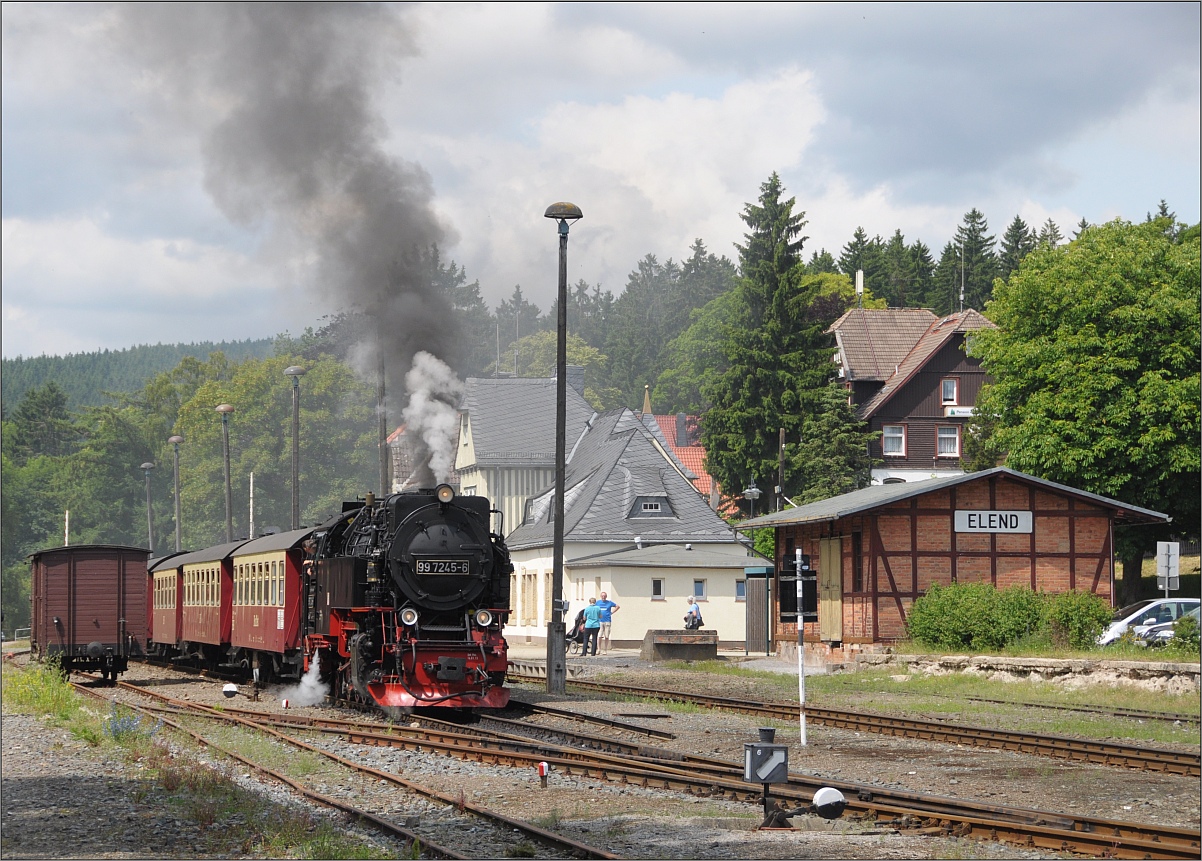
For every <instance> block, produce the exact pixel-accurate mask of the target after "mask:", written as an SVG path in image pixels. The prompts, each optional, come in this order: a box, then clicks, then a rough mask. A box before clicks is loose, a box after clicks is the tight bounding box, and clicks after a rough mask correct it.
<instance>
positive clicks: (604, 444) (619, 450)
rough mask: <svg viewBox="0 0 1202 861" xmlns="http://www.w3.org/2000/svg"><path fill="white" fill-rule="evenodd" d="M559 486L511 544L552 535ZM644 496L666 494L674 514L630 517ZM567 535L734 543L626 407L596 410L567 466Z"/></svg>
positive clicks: (539, 500)
mask: <svg viewBox="0 0 1202 861" xmlns="http://www.w3.org/2000/svg"><path fill="white" fill-rule="evenodd" d="M554 495H555V488H554V486H552V487H548V488H546V489H545V490H544V491H543V492H542V493H540V494H539V495H537V496H535V497H533V498H532V499H531V500H530V502H529V510H530V512H531V516H530V517H528V518H527V521H532V522H523V523H522V525H521V526H519V527H518V528H517V529H515V530H514V531H513V532H512V533H511V534H510V535H509V536H508V538H507V539H506V542H507V543H508V544H509V547H510V549H512V550H523V549H527V548H531V547H545V546H548V545H550V544H551V543H552V542H553V541H554V537H555V529H554V524H553V523H552V522H551V518H550V515H551V509H552V508H553V505H554ZM639 497H659V498H662V499H666V500H667V502H668V504H669V506H670V507H671V510H672V516H659V517H653V516H631V511H632V509H633V508H634V505H635V503H636V501H637V500H638V498H639ZM564 508H565V516H564V540H565V542H567V541H573V542H578V541H622V542H633V540H634V537H635V536H641V537H642V539H643V541H644V543H663V542H669V541H670V542H676V543H683V542H690V543H709V542H734V541H736V540H737V538H736V536H735V534H734V530H732V529H731V527H730V525H729V524H727V523H726V521H724V520H723V519H722V518H721V517H720V516H719V515H718V513H717V512H715V511H713V510H712V509H711V508H710V507H709V506H708V505H706V503H705V499H704V498H702V496H701V494H699V493H698V492H697V490H696V488H694V487H693V485H692V483H691V482H690V481H689V480H688V479H687V478H686V477H685V475H684V474H683V472H682V469H681V467H680V465H679V461H677V460H676V459H675V458H672V457H671V456H670V455H667V454H666V453H665V452H664V450H663V448H662V446H661V445H660V444H659V443H658V441H657V440H656V439H655V436H654V435H653V434H652V433H651V431H649V430H648V429H647V427H646V426H645V425H644V424H643V423H642V422H641V421H640V420H639V418H638V416H636V415H635V414H634V413H633V412H631V411H630V410H628V409H625V408H623V409H620V410H611V411H609V412H605V413H602V414H601V415H599V416H597V417H596V419H595V420H594V421H593V422H592V424H591V426H590V427H589V429H588V430H587V432H586V433H585V434H584V436H583V437H582V438H581V440H580V442H579V443H578V444H577V445H576V448H575V451H574V452H573V454H572V457H571V460H570V461H569V463H568V465H567V471H566V474H565V490H564Z"/></svg>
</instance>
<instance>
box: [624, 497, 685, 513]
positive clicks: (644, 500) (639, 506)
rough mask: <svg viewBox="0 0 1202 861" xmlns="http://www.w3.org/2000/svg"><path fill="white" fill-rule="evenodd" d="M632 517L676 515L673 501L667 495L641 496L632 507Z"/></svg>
mask: <svg viewBox="0 0 1202 861" xmlns="http://www.w3.org/2000/svg"><path fill="white" fill-rule="evenodd" d="M630 516H631V517H675V516H676V512H674V511H673V510H672V503H671V502H669V501H668V498H667V497H666V496H640V497H637V498H636V499H635V500H634V504H633V505H632V506H631V507H630Z"/></svg>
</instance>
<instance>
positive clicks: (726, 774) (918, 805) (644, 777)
mask: <svg viewBox="0 0 1202 861" xmlns="http://www.w3.org/2000/svg"><path fill="white" fill-rule="evenodd" d="M230 711H232V712H233V713H234V714H236V715H239V716H242V717H246V718H247V719H251V720H253V722H254V723H256V724H258V723H262V724H268V725H273V726H284V727H294V728H304V729H306V730H307V731H310V732H314V733H318V734H332V735H338V736H341V737H344V738H346V739H347V740H349V741H351V742H353V743H357V744H363V745H372V746H384V747H392V748H399V749H406V750H424V751H437V752H438V753H442V754H444V755H448V756H455V757H458V758H461V759H465V760H470V761H472V762H478V763H487V764H493V765H500V766H509V767H513V768H519V769H526V770H528V769H531V768H534V767H536V766H537V764H538V763H539V762H547V763H549V764H550V765H551V766H552V768H553V769H555V771H556V772H557V773H559V774H562V775H564V776H566V777H573V778H579V777H588V778H592V779H596V780H606V781H611V782H617V783H622V784H626V785H635V786H639V787H644V788H654V789H662V790H666V791H676V792H684V793H688V794H690V795H695V796H701V797H709V798H715V797H718V798H725V799H730V800H736V801H741V802H745V803H751V804H760V803H762V801H763V787H762V786H761V785H760V784H758V783H747V782H745V781H743V780H742V773H743V767H742V765H741V764H738V763H731V762H726V761H723V760H718V759H711V758H707V757H700V756H694V755H690V754H678V753H674V752H672V751H668V750H663V749H660V748H655V747H648V746H646V745H643V744H640V743H637V742H626V741H623V740H621V739H616V738H610V737H597V736H591V735H582V734H579V733H575V732H565V731H563V730H551V732H553V733H556V734H558V735H559V736H561V737H562V739H563V740H565V741H568V742H570V743H569V744H555V743H551V742H548V741H546V740H545V739H533V738H530V737H529V736H527V735H521V734H518V733H516V732H509V731H505V732H501V731H494V730H488V729H486V728H481V727H478V726H463V725H460V724H453V723H449V722H446V721H442V720H439V719H435V718H430V717H425V716H421V717H417V718H415V721H416V722H418V723H420V724H421V726H420V727H413V726H407V727H395V726H393V727H385V726H381V725H369V726H365V725H363V724H361V723H359V722H357V721H350V720H342V719H333V718H315V717H310V716H302V715H287V716H283V715H271V714H266V713H258V712H254V711H251V710H247V709H234V710H230ZM558 711H559V710H556V709H547V710H545V711H543V713H544V714H547V713H552V712H558ZM481 722H482V723H485V724H488V723H494V722H498V720H497V719H496V718H495V717H492V716H488V717H485V718H483V719H482V721H481ZM499 723H501V725H503V726H504V727H505V728H506V730H513V729H522V728H524V729H527V730H529V729H530V728H529V727H528V726H527V727H521V725H520V722H518V721H510V720H501V721H499ZM539 730H540V731H543V732H546V731H548V730H547V728H545V727H540V728H539ZM598 749H601V750H598ZM823 786H833V787H835V788H836V789H839V790H840V791H842V792H843V794H844V797H845V798H846V799H847V800H848V811H849V813H850V814H851V815H853V816H858V817H862V818H866V819H872V820H875V821H876V822H877V823H878V824H885V825H890V826H893V827H896V828H898V829H900V830H905V831H910V832H916V833H922V834H930V835H940V836H957V837H967V838H971V839H977V840H991V841H1001V842H1005V843H1010V844H1014V845H1019V846H1030V847H1035V848H1039V849H1045V850H1051V851H1054V852H1070V853H1074V854H1079V855H1088V856H1091V857H1112V858H1189V859H1196V858H1197V857H1198V853H1199V834H1198V832H1196V831H1192V830H1190V829H1186V828H1176V827H1170V826H1157V825H1143V824H1139V823H1133V822H1124V821H1116V820H1108V819H1102V818H1096V817H1087V816H1076V815H1066V814H1062V813H1053V812H1048V811H1040V810H1034V809H1028V808H1018V807H1008V806H1002V805H991V804H982V803H979V802H975V801H970V800H965V799H960V798H948V797H942V796H930V795H921V794H918V793H910V792H905V791H894V790H883V789H881V788H880V787H877V786H871V787H869V786H864V785H859V784H854V783H850V782H846V781H830V780H824V779H821V778H818V777H812V776H805V775H798V774H790V775H789V781H788V783H785V784H778V785H774V786H773V787H772V789H771V795H772V798H773V800H775V801H778V802H781V803H782V804H783V805H784V806H786V807H801V806H804V805H805V804H807V803H808V802H809V800H810V799H812V798H813V796H814V793H815V792H816V791H817V790H818V789H819V788H821V787H823Z"/></svg>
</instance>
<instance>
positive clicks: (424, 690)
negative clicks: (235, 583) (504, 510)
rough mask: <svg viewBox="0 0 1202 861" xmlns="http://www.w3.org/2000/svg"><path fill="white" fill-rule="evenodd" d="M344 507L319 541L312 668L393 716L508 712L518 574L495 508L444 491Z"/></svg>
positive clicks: (310, 601)
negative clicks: (423, 711)
mask: <svg viewBox="0 0 1202 861" xmlns="http://www.w3.org/2000/svg"><path fill="white" fill-rule="evenodd" d="M345 508H346V510H345V511H344V512H343V513H342V515H340V516H339V517H336V518H334V519H333V520H332V521H331V522H329V523H327V524H326V525H325V526H324V527H322V528H321V529H319V530H318V531H317V532H315V533H314V536H313V538H314V542H315V546H314V547H313V557H312V560H311V561H310V563H309V565H308V569H307V575H306V583H307V594H306V599H305V600H306V605H307V606H306V610H307V615H308V616H309V622H310V624H309V625H307V626H306V627H307V628H308V629H309V630H310V631H312V632H314V633H312V634H310V635H309V636H307V637H306V645H305V654H306V665H307V666H308V665H309V664H310V663H311V661H312V660H314V659H316V660H319V661H320V664H321V673H322V677H323V678H324V679H326V680H327V681H328V682H329V683H330V684H331V687H332V694H333V696H334V699H336V700H351V701H356V700H357V701H360V702H364V703H374V704H375V705H377V706H378V707H380V708H381V709H383V710H384V711H385V712H386V713H388V714H390V715H392V716H398V717H399V716H401V715H404V714H407V713H409V712H410V711H411V710H412V709H413V708H415V707H424V706H448V707H455V708H473V709H474V708H500V707H503V706H505V705H506V704H507V703H508V701H509V691H508V689H507V688H506V687H505V673H506V669H507V666H508V654H507V646H506V643H505V639H504V637H503V636H502V635H501V630H502V628H503V627H504V625H505V621H506V619H507V617H508V615H509V581H510V575H511V574H512V572H513V565H512V563H511V561H510V557H509V551H508V549H507V548H506V546H505V543H504V540H503V539H502V537H501V535H500V534H499V532H493V531H492V529H491V518H492V514H493V511H492V510H491V506H490V504H489V502H488V500H487V499H485V498H484V497H479V496H457V495H456V494H455V492H454V490H453V488H451V487H450V486H449V485H445V484H443V485H439V486H438V487H437V488H433V489H423V490H416V491H405V492H401V493H394V494H390V495H389V496H387V497H385V498H384V499H382V500H377V499H375V498H374V497H373V496H372V494H368V495H367V498H366V499H365V500H364V501H363V502H358V503H347V504H346V505H345Z"/></svg>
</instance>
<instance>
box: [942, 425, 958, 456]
mask: <svg viewBox="0 0 1202 861" xmlns="http://www.w3.org/2000/svg"><path fill="white" fill-rule="evenodd" d="M936 433H937V434H938V435H939V449H938V452H939V457H959V456H960V427H959V425H955V426H952V427H946V426H945V427H940V428H938V429H937V430H936Z"/></svg>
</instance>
